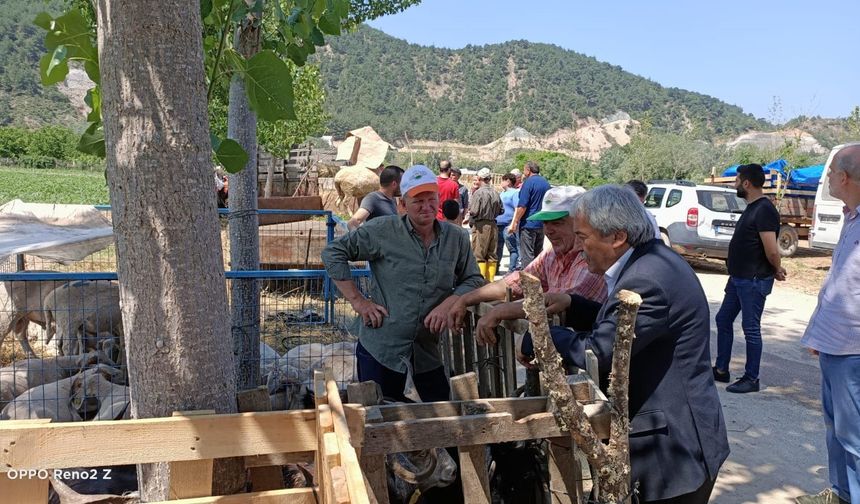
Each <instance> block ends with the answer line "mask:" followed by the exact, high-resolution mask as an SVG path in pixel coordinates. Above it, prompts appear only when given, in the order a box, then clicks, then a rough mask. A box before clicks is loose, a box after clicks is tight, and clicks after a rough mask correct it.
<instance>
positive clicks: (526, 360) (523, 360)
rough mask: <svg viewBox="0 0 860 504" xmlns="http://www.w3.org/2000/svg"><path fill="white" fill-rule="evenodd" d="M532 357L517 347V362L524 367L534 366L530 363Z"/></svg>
mask: <svg viewBox="0 0 860 504" xmlns="http://www.w3.org/2000/svg"><path fill="white" fill-rule="evenodd" d="M532 360H533V357H529V356H527V355H525V354H524V353H522V352H521V351H520V348H519V347H517V362H519V363H520V364H522V365H523V366H525V368H526V369H532V368H534V367H535V365H534V364H532Z"/></svg>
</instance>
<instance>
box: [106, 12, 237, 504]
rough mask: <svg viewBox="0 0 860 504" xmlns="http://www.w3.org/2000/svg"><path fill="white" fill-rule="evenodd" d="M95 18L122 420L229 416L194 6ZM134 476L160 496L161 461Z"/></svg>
mask: <svg viewBox="0 0 860 504" xmlns="http://www.w3.org/2000/svg"><path fill="white" fill-rule="evenodd" d="M96 9H97V15H98V45H99V52H100V57H101V88H102V115H103V120H104V129H105V139H106V149H107V154H106V157H107V159H106V161H107V174H108V185H109V190H110V199H111V205H112V218H113V225H114V233H115V239H116V248H117V272H118V274H119V284H120V295H121V302H122V313H123V327H124V330H125V331H124V332H125V337H126V338H127V341H126V352H127V361H128V366H129V380H130V385H131V408H132V415H133V416H134V417H135V418H149V417H167V416H171V414H172V413H173V412H174V411H179V410H185V411H188V410H201V409H213V410H215V411H217V412H218V413H233V412H235V411H236V378H235V369H234V367H233V359H232V353H231V352H230V350H231V345H230V340H229V329H228V323H229V319H228V312H227V296H226V290H225V288H224V287H225V283H224V282H225V279H224V268H223V258H222V254H221V244H220V228H219V224H218V217H217V213H216V204H215V198H213V197H212V189H213V188H212V165H211V158H210V152H211V147H210V142H209V121H208V115H207V105H206V86H205V81H204V69H203V47H202V39H201V33H202V25H201V19H200V5H199V2H198V1H197V0H158V1H156V0H136V1H134V2H129V1H125V0H99V1H98V2H96ZM166 442H169V440H166ZM138 473H139V477H140V489H141V497H142V499H143V500H145V501H151V500H166V499H167V498H168V491H167V490H168V474H167V467H166V464H151V465H142V466H140V467H139V470H138Z"/></svg>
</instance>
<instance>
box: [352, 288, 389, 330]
mask: <svg viewBox="0 0 860 504" xmlns="http://www.w3.org/2000/svg"><path fill="white" fill-rule="evenodd" d="M350 304H351V305H352V309H353V310H355V312H356V313H358V314H359V315H361V320H363V321H364V325H365V326H367V327H373V328H377V327H380V326H381V325H382V319H383V318H384V317H387V316H388V310H386V309H385V307H384V306H381V305H378V304H376V303H374V302H373V301H371V300H369V299H367V298H366V297H364V296H362V297H361V298H360V299H357V300H356V301H354V302H350Z"/></svg>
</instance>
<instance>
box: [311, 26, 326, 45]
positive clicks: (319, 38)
mask: <svg viewBox="0 0 860 504" xmlns="http://www.w3.org/2000/svg"><path fill="white" fill-rule="evenodd" d="M311 40H312V41H313V42H314V45H318V46H321V45H325V37H324V36H323V33H322V32H321V31H320V30H319V28H317V27H316V26H314V29H313V30H311Z"/></svg>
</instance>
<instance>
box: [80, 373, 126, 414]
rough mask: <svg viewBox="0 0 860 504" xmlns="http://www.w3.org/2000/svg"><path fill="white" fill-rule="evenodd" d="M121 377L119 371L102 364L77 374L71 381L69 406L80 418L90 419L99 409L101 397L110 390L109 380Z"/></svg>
mask: <svg viewBox="0 0 860 504" xmlns="http://www.w3.org/2000/svg"><path fill="white" fill-rule="evenodd" d="M121 375H122V372H121V371H120V370H119V369H116V368H114V367H111V366H108V365H104V364H97V365H96V366H95V367H93V368H90V369H87V370H85V371H83V372H80V373H78V374H77V375H75V377H74V378H73V379H72V387H71V391H70V393H69V405H70V406H71V408H72V409H73V410H75V411H77V412H78V414H80V415H81V417H83V418H91V417H92V416H94V415H96V414H97V413H98V411H99V408H101V395H104V394H105V393H106V392H107V391H108V390H110V389H111V385H112V383H111V382H110V379H111V378H116V377H118V376H121ZM100 393H101V395H100Z"/></svg>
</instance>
